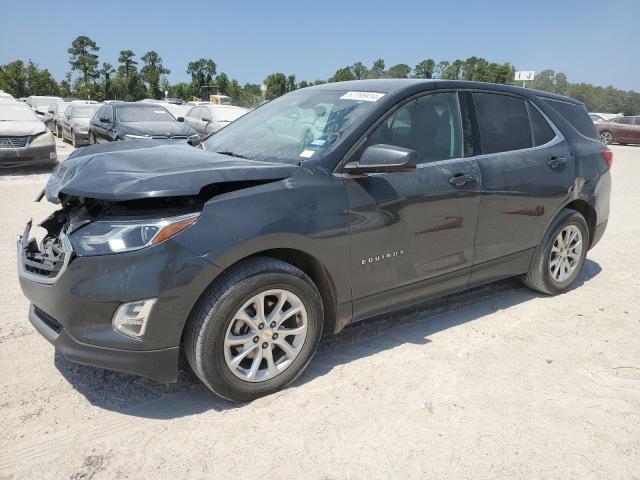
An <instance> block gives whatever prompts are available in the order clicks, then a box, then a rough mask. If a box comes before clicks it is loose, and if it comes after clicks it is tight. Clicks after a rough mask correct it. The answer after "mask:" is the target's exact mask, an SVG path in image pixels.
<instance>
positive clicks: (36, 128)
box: [0, 100, 57, 167]
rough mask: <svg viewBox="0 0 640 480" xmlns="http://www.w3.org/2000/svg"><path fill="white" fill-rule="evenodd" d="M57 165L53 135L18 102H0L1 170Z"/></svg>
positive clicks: (34, 115) (29, 109)
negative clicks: (2, 168)
mask: <svg viewBox="0 0 640 480" xmlns="http://www.w3.org/2000/svg"><path fill="white" fill-rule="evenodd" d="M56 163H57V154H56V144H55V140H54V138H53V135H52V134H51V132H49V131H48V130H47V127H46V126H45V124H44V123H42V121H41V120H40V119H39V118H38V117H37V116H36V114H35V113H33V110H31V108H29V106H28V105H25V104H24V103H22V102H19V101H14V100H11V101H6V100H3V101H1V102H0V167H24V166H27V165H55V164H56Z"/></svg>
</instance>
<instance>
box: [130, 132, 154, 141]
mask: <svg viewBox="0 0 640 480" xmlns="http://www.w3.org/2000/svg"><path fill="white" fill-rule="evenodd" d="M124 138H126V139H127V140H139V139H141V138H149V135H132V134H130V133H128V134H127V135H125V136H124Z"/></svg>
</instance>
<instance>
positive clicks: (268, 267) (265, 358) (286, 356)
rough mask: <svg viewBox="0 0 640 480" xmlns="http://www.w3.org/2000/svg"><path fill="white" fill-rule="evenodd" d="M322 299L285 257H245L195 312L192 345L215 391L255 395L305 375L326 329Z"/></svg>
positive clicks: (236, 397)
mask: <svg viewBox="0 0 640 480" xmlns="http://www.w3.org/2000/svg"><path fill="white" fill-rule="evenodd" d="M323 318H324V311H323V305H322V299H321V297H320V294H319V292H318V289H317V288H316V287H315V285H314V284H313V282H312V281H311V279H310V278H309V277H308V276H307V275H306V274H305V273H304V272H302V271H301V270H299V269H298V268H296V267H294V266H293V265H290V264H288V263H285V262H283V261H280V260H276V259H271V258H253V259H249V260H246V261H243V262H241V263H240V264H238V265H237V266H236V267H235V268H233V269H232V270H231V271H230V272H229V273H228V274H227V275H226V276H225V278H224V279H223V280H222V281H221V282H218V283H217V284H214V286H213V287H212V288H211V289H210V290H209V292H207V293H206V294H205V296H204V297H203V298H202V299H201V301H200V302H199V306H198V307H197V308H196V310H195V311H194V313H193V315H192V317H191V318H190V320H189V322H188V324H187V326H186V330H185V335H184V344H183V345H184V350H185V354H186V357H187V359H188V361H189V364H190V365H191V368H192V369H193V371H194V372H195V374H196V375H197V376H198V377H199V378H200V380H202V382H203V383H204V384H205V385H206V386H207V387H209V389H211V390H212V391H213V392H214V393H216V394H218V395H220V396H221V397H223V398H226V399H228V400H231V401H250V400H253V399H256V398H258V397H261V396H264V395H268V394H270V393H273V392H276V391H278V390H280V389H282V388H284V387H285V386H287V385H288V384H290V383H291V382H293V381H294V380H295V379H296V377H298V375H300V374H301V373H302V371H303V370H304V369H305V367H306V366H307V364H308V363H309V361H310V360H311V358H312V356H313V354H314V352H315V350H316V348H317V346H318V342H319V340H320V336H321V334H322V324H323Z"/></svg>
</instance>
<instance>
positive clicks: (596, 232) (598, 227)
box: [589, 220, 608, 249]
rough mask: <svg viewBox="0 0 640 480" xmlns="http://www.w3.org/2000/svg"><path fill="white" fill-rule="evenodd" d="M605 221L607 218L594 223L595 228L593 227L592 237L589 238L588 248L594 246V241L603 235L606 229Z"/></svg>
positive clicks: (596, 241)
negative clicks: (599, 222) (596, 223)
mask: <svg viewBox="0 0 640 480" xmlns="http://www.w3.org/2000/svg"><path fill="white" fill-rule="evenodd" d="M607 222H608V220H605V221H604V222H602V223H601V224H600V225H596V228H594V229H593V238H592V239H591V245H589V248H590V249H591V248H593V247H595V246H596V243H598V242H599V241H600V239H601V238H602V236H603V235H604V231H605V230H606V229H607Z"/></svg>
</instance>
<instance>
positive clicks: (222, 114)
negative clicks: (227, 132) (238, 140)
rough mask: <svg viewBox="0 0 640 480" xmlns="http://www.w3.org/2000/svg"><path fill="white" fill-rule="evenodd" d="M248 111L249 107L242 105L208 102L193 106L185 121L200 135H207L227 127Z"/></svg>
mask: <svg viewBox="0 0 640 480" xmlns="http://www.w3.org/2000/svg"><path fill="white" fill-rule="evenodd" d="M248 111H249V109H247V108H242V107H234V106H231V105H217V104H215V103H207V104H204V105H197V106H195V107H192V108H191V110H189V113H187V116H186V117H185V119H184V121H185V123H186V124H187V125H189V126H190V127H191V128H193V129H194V130H195V131H196V132H198V135H200V137H206V136H207V135H209V134H211V133H214V132H217V131H218V130H220V129H221V128H224V127H226V126H227V125H229V124H230V123H231V122H233V121H234V120H236V119H238V118H240V117H241V116H243V115H244V114H245V113H247V112H248Z"/></svg>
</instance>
